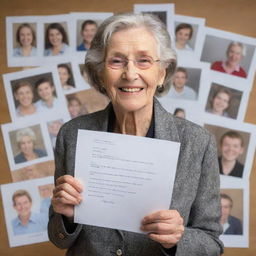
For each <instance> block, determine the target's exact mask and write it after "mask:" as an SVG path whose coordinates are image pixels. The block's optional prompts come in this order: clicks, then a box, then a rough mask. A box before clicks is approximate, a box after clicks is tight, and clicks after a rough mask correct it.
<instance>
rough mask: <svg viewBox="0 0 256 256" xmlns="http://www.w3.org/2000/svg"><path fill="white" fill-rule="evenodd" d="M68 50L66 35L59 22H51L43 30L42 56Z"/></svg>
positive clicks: (60, 53)
mask: <svg viewBox="0 0 256 256" xmlns="http://www.w3.org/2000/svg"><path fill="white" fill-rule="evenodd" d="M68 50H69V46H68V36H67V33H66V31H65V29H64V27H63V26H62V25H61V24H60V23H51V24H50V25H49V26H48V27H47V29H46V32H45V51H44V56H56V55H63V54H65V53H67V51H68Z"/></svg>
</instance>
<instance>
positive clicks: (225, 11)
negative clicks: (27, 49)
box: [0, 0, 256, 256]
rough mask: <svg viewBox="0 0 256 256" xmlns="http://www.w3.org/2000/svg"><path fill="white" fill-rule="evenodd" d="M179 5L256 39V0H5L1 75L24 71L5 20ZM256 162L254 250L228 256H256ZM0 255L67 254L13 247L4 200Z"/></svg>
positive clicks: (251, 115) (255, 117)
mask: <svg viewBox="0 0 256 256" xmlns="http://www.w3.org/2000/svg"><path fill="white" fill-rule="evenodd" d="M170 2H172V3H175V12H176V13H177V14H180V15H188V16H195V17H202V18H206V25H207V26H209V27H213V28H217V29H222V30H227V31H230V32H234V33H240V34H243V35H246V36H251V37H256V29H255V24H256V15H255V10H256V1H255V0H193V1H191V0H175V1H172V0H170V1H169V0H168V1H167V0H161V1H156V0H137V1H135V0H126V1H122V0H104V1H102V0H94V1H85V0H73V1H60V0H56V1H52V0H44V1H36V0H22V1H20V0H12V1H10V0H1V8H0V31H1V32H2V33H1V35H2V36H1V37H0V56H1V60H0V72H1V74H4V73H9V72H13V71H16V70H20V69H18V68H8V67H7V65H6V63H7V61H6V60H7V58H6V38H5V33H4V31H5V17H6V16H21V15H53V14H61V13H67V12H115V13H116V12H127V11H130V12H131V11H133V4H135V3H170ZM2 83H3V82H2V80H0V123H1V124H2V123H7V122H10V121H11V119H10V115H9V112H8V105H7V100H6V97H5V92H4V86H3V84H2ZM255 97H256V82H255V81H254V87H253V91H252V92H251V96H250V102H249V106H248V109H247V114H246V119H245V120H246V121H247V122H251V123H254V124H256V114H255V109H256V100H255ZM0 163H1V172H0V183H1V184H3V183H10V182H12V179H11V174H10V171H9V167H8V162H7V156H6V153H5V148H4V143H3V138H2V134H1V135H0ZM255 168H256V163H255V161H254V166H253V171H252V175H251V189H250V247H249V248H248V249H235V248H227V249H226V250H225V254H224V255H225V256H241V255H243V256H255V255H256V218H255V216H256V203H255V202H256V186H255V185H256V173H255ZM0 229H1V231H2V232H1V233H0V255H1V256H13V255H15V256H34V255H38V256H43V255H51V256H52V255H54V256H61V255H64V251H63V250H60V249H58V248H56V247H55V246H53V245H52V244H51V243H49V242H45V243H39V244H34V245H29V246H23V247H17V248H9V245H8V238H7V233H6V227H5V221H4V216H3V209H2V201H0ZM129 256H130V255H129Z"/></svg>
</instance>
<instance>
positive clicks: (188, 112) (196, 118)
mask: <svg viewBox="0 0 256 256" xmlns="http://www.w3.org/2000/svg"><path fill="white" fill-rule="evenodd" d="M158 99H159V101H160V103H161V105H162V106H163V107H164V108H165V109H166V110H167V111H168V112H169V113H171V114H173V115H174V116H177V117H180V118H184V119H187V120H189V121H191V122H193V123H196V124H198V125H201V126H202V125H203V119H202V115H203V110H202V106H201V104H200V103H198V102H194V103H193V107H192V104H191V103H190V102H189V101H186V100H178V101H173V100H172V99H170V98H168V97H161V98H158Z"/></svg>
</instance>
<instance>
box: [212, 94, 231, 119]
mask: <svg viewBox="0 0 256 256" xmlns="http://www.w3.org/2000/svg"><path fill="white" fill-rule="evenodd" d="M229 101H230V96H229V95H228V94H227V93H225V92H219V93H217V95H216V96H215V97H214V99H213V101H212V108H213V111H214V112H215V113H218V114H220V115H222V114H223V112H224V111H225V110H226V109H227V108H228V106H229Z"/></svg>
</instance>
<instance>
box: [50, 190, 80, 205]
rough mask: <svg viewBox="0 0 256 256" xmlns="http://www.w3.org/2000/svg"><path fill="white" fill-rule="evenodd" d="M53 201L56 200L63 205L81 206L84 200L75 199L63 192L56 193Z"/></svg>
mask: <svg viewBox="0 0 256 256" xmlns="http://www.w3.org/2000/svg"><path fill="white" fill-rule="evenodd" d="M53 200H56V201H57V202H60V203H62V204H71V205H77V204H80V203H81V201H82V199H80V198H77V197H73V196H71V195H70V194H68V193H67V192H65V191H63V190H61V191H59V192H58V193H56V194H55V195H54V197H53Z"/></svg>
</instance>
